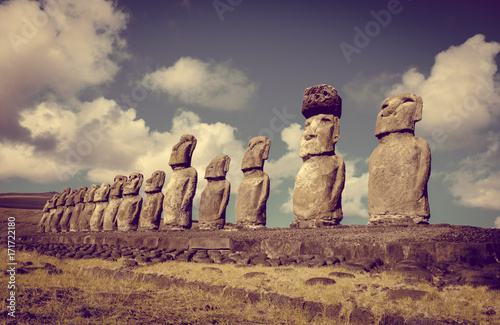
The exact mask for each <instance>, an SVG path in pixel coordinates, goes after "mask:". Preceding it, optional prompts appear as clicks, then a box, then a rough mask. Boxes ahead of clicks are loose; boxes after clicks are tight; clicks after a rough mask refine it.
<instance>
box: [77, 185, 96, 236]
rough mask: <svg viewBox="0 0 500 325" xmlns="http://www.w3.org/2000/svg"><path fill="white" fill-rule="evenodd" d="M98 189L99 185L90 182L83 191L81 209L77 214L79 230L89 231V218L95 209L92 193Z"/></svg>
mask: <svg viewBox="0 0 500 325" xmlns="http://www.w3.org/2000/svg"><path fill="white" fill-rule="evenodd" d="M98 189H99V185H97V184H92V185H91V186H90V188H89V189H88V190H87V192H86V193H85V198H84V200H83V201H84V206H83V210H82V212H81V213H80V215H79V216H78V222H79V225H80V229H79V230H80V231H90V218H91V217H92V213H94V209H95V203H94V195H95V192H96V191H97V190H98Z"/></svg>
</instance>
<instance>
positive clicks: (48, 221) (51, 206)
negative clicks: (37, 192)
mask: <svg viewBox="0 0 500 325" xmlns="http://www.w3.org/2000/svg"><path fill="white" fill-rule="evenodd" d="M59 195H60V194H59V193H58V194H54V196H53V197H52V199H50V200H49V205H48V207H47V208H48V209H49V216H48V217H47V219H46V220H45V232H50V231H51V224H52V219H54V216H55V214H56V211H57V207H56V203H57V200H58V199H59Z"/></svg>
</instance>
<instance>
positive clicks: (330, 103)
mask: <svg viewBox="0 0 500 325" xmlns="http://www.w3.org/2000/svg"><path fill="white" fill-rule="evenodd" d="M319 114H332V115H335V116H337V117H338V118H340V117H341V115H342V98H340V96H339V95H338V94H337V90H335V88H333V87H332V86H329V85H317V86H312V87H309V88H307V89H306V90H305V91H304V99H303V101H302V115H304V117H305V118H306V119H308V118H310V117H311V116H314V115H319Z"/></svg>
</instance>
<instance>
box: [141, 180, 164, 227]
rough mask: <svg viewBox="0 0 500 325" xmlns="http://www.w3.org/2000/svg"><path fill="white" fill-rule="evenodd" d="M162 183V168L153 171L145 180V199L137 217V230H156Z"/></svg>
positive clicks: (159, 215) (161, 196)
mask: <svg viewBox="0 0 500 325" xmlns="http://www.w3.org/2000/svg"><path fill="white" fill-rule="evenodd" d="M164 183H165V172H164V171H162V170H157V171H155V172H154V173H153V175H151V177H150V178H148V180H147V181H146V188H145V192H146V201H144V204H143V205H142V210H141V216H140V217H139V230H158V228H159V227H160V223H161V212H162V211H163V196H164V195H163V193H162V192H161V190H162V188H163V184H164Z"/></svg>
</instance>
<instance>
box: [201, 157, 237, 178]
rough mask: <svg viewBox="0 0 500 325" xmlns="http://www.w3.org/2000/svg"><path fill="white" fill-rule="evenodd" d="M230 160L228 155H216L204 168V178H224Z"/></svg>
mask: <svg viewBox="0 0 500 325" xmlns="http://www.w3.org/2000/svg"><path fill="white" fill-rule="evenodd" d="M230 162H231V158H229V156H228V155H218V156H217V157H215V158H214V159H212V161H211V162H210V164H208V166H207V168H206V169H205V178H219V177H220V178H225V177H226V174H227V171H228V170H229V163H230Z"/></svg>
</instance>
